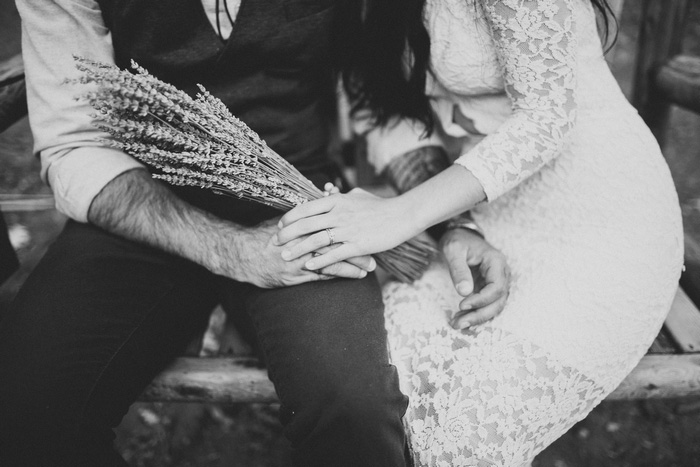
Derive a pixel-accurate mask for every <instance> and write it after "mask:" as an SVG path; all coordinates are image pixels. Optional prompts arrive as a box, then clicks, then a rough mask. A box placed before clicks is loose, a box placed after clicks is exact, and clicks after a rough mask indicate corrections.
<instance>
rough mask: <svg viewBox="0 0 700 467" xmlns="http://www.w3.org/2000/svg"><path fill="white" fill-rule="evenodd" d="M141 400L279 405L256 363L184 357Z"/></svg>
mask: <svg viewBox="0 0 700 467" xmlns="http://www.w3.org/2000/svg"><path fill="white" fill-rule="evenodd" d="M140 400H142V401H169V402H218V403H222V404H235V403H249V402H268V403H269V402H275V401H277V394H276V393H275V388H274V386H273V385H272V382H270V380H269V379H268V377H267V371H266V370H265V369H263V368H259V367H258V361H257V360H256V359H251V358H202V357H182V358H178V359H176V360H175V362H174V363H173V364H172V365H171V366H170V368H168V369H167V370H165V371H164V372H162V373H161V374H160V375H158V376H157V377H156V378H155V379H154V380H153V382H152V383H151V384H150V386H149V387H148V388H147V389H146V390H145V391H144V392H143V394H142V395H141V397H140Z"/></svg>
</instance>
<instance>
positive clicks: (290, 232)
mask: <svg viewBox="0 0 700 467" xmlns="http://www.w3.org/2000/svg"><path fill="white" fill-rule="evenodd" d="M331 222H332V220H331V219H329V218H328V216H324V215H318V216H312V217H305V218H303V219H300V220H298V221H296V222H294V223H292V224H287V225H286V226H285V227H283V228H281V229H280V230H279V232H277V234H276V239H275V244H277V245H284V244H285V243H287V242H290V241H292V240H294V239H295V238H300V237H303V236H304V235H310V234H313V233H314V232H318V233H319V234H323V235H324V236H325V237H323V240H324V245H328V244H329V243H330V240H331V238H330V235H332V234H333V233H334V232H331V234H329V233H328V232H327V231H326V227H328V225H329V224H330V223H331ZM334 241H337V240H336V239H334Z"/></svg>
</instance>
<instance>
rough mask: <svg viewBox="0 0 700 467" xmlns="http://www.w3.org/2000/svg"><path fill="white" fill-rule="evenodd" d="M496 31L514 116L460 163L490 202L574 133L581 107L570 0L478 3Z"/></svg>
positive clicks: (547, 158) (487, 0)
mask: <svg viewBox="0 0 700 467" xmlns="http://www.w3.org/2000/svg"><path fill="white" fill-rule="evenodd" d="M478 7H480V8H481V9H482V10H483V13H484V16H485V18H486V20H487V22H488V24H489V26H490V28H491V34H492V37H493V40H494V44H495V47H496V52H497V55H498V60H499V64H500V67H501V69H502V72H503V76H504V82H505V90H506V92H507V94H508V96H509V97H510V99H511V101H512V105H513V114H512V115H511V116H510V117H509V118H508V120H506V122H504V123H503V125H501V126H500V127H499V129H498V130H497V131H496V132H495V133H493V134H491V135H489V136H488V137H486V138H484V140H483V141H481V143H479V144H478V145H477V146H476V147H474V149H472V150H471V151H469V152H468V153H466V154H465V155H463V156H462V157H460V158H459V159H458V160H457V161H456V162H457V163H458V164H460V165H462V166H464V167H466V168H467V169H468V170H469V171H470V172H472V173H473V174H474V176H475V177H476V178H477V179H478V180H479V181H480V182H481V184H482V185H483V188H484V191H485V192H486V196H487V198H488V200H489V201H493V200H494V199H496V198H497V197H498V196H500V195H501V194H503V193H505V192H506V191H508V190H510V189H511V188H513V187H515V186H516V185H517V184H519V183H520V182H522V181H523V180H525V179H526V178H528V177H529V176H530V175H532V174H533V173H535V172H536V171H538V170H539V169H540V168H541V167H542V166H543V165H544V164H546V163H547V162H549V161H550V160H552V159H553V158H554V157H556V156H557V154H558V153H559V152H560V151H561V150H562V148H563V147H564V145H565V143H566V136H567V133H568V132H569V131H570V130H571V129H572V128H573V126H574V120H575V113H576V102H575V92H574V91H575V88H576V80H575V74H574V66H575V61H576V59H575V52H574V51H575V48H576V44H575V35H574V24H573V6H572V0H479V5H478Z"/></svg>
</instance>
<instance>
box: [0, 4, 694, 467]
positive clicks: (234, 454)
mask: <svg viewBox="0 0 700 467" xmlns="http://www.w3.org/2000/svg"><path fill="white" fill-rule="evenodd" d="M639 3H641V2H634V1H628V2H627V6H626V9H625V12H624V15H623V17H622V32H621V35H620V37H619V39H618V46H617V47H616V49H615V51H614V55H613V56H612V62H613V63H612V67H613V71H614V72H615V74H616V76H617V77H618V80H619V81H620V83H621V85H622V86H623V88H624V89H625V90H626V91H628V90H629V87H630V77H631V73H632V66H633V60H634V44H635V41H636V29H637V27H638V22H639ZM691 22H692V26H691V28H690V29H691V30H690V31H689V34H688V38H687V43H686V45H685V50H686V51H687V52H688V53H693V54H696V55H700V5H696V6H695V9H694V11H693V18H692V21H691ZM18 50H19V22H18V19H17V14H16V10H15V9H14V4H13V1H12V0H0V60H1V59H3V58H5V57H8V56H10V55H12V54H14V53H16V52H17V51H18ZM669 131H670V133H669V140H670V141H671V144H670V145H669V147H668V148H666V151H665V153H666V157H667V159H668V162H669V166H670V167H671V171H672V173H673V176H674V180H675V182H676V186H677V189H678V193H679V198H680V200H681V206H682V210H683V215H684V223H685V227H686V232H687V237H688V239H689V240H688V244H687V245H686V249H687V254H688V256H689V258H690V259H693V258H694V259H695V260H700V247H698V246H697V245H698V244H700V215H699V214H700V158H699V156H700V154H698V153H699V152H700V118H698V117H696V116H694V115H691V114H690V113H687V112H684V111H680V110H676V111H674V115H673V123H672V125H671V128H670V130H669ZM30 146H31V137H30V135H29V132H28V125H27V122H26V120H24V121H21V122H19V123H18V124H17V125H15V126H14V127H12V128H11V129H10V130H8V131H6V132H5V133H4V134H3V135H0V193H47V192H48V190H47V188H46V187H45V186H43V185H42V183H41V181H40V180H39V177H38V171H39V166H38V162H37V161H36V160H35V159H34V158H33V157H32V156H31V149H30ZM6 220H7V221H8V224H9V225H10V226H11V227H12V229H13V230H14V235H16V236H18V237H16V238H19V239H20V240H21V241H22V242H23V246H22V247H21V249H20V250H19V254H20V258H21V261H22V264H23V266H22V270H21V271H20V272H19V273H17V274H15V276H13V277H12V278H11V280H10V281H9V282H8V283H6V284H5V285H4V286H3V287H1V288H0V316H1V315H2V312H3V310H4V309H5V308H6V306H7V303H8V302H9V301H10V300H11V298H12V296H14V294H15V293H16V291H17V289H18V288H19V287H20V286H21V283H22V282H23V281H24V279H25V278H26V276H27V274H28V273H29V271H30V270H31V268H32V267H33V265H34V264H36V261H37V260H38V259H39V258H40V257H41V256H42V255H43V253H44V252H45V250H46V248H47V246H48V245H49V243H50V242H51V239H52V238H54V237H55V235H56V234H57V233H58V231H59V230H60V228H61V225H62V223H63V217H62V216H61V215H60V214H58V213H56V212H55V211H45V212H41V213H19V214H17V213H10V214H7V215H6ZM276 413H277V407H276V406H275V405H236V406H218V405H204V404H143V403H137V404H134V405H133V406H132V408H131V410H130V412H129V413H128V414H127V415H126V416H125V417H124V420H123V421H122V423H121V425H120V426H119V427H118V428H117V429H116V430H115V433H116V446H117V448H118V449H119V450H120V452H122V454H123V455H124V457H125V458H126V459H127V460H128V461H129V463H130V464H131V465H132V466H133V467H166V466H172V467H205V466H211V467H224V466H226V467H262V466H266V467H286V466H290V465H291V463H290V461H289V452H290V447H289V445H288V443H287V441H286V440H285V438H284V437H283V434H282V428H281V426H280V425H279V422H278V421H277V418H276ZM534 466H535V467H584V466H591V467H623V466H631V467H662V466H663V467H673V466H675V467H698V466H700V399H683V400H671V401H635V402H604V403H603V404H601V405H600V406H599V407H598V408H596V409H595V410H594V411H593V412H592V413H591V414H590V415H589V416H588V417H587V418H586V419H585V420H583V421H582V422H580V423H579V424H577V425H576V426H575V427H574V428H572V429H571V430H570V431H569V433H567V434H566V435H564V436H563V437H562V438H561V439H559V440H558V441H557V442H555V443H554V444H553V445H552V446H550V447H549V448H547V449H546V450H545V451H544V452H542V453H541V454H540V456H538V458H537V459H536V461H535V464H534ZM3 467H4V466H3ZM8 467H11V466H8Z"/></svg>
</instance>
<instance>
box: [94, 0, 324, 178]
mask: <svg viewBox="0 0 700 467" xmlns="http://www.w3.org/2000/svg"><path fill="white" fill-rule="evenodd" d="M98 3H99V4H100V7H101V9H102V14H103V17H104V20H105V24H106V25H107V27H108V28H109V29H110V31H111V33H112V42H113V46H114V51H115V60H116V63H117V65H119V66H121V67H128V66H129V63H130V60H131V59H133V60H135V61H136V62H138V63H139V64H140V65H142V66H143V67H145V68H146V69H148V70H149V71H150V72H151V73H152V74H154V75H155V76H157V77H159V78H160V79H163V80H164V81H168V82H170V83H172V84H174V85H175V86H177V87H179V88H181V89H184V90H186V91H187V92H190V93H192V94H194V93H195V92H196V85H197V84H198V83H199V84H202V85H204V86H205V87H206V88H207V90H209V91H210V92H211V93H212V94H214V95H215V96H217V97H218V98H220V99H221V100H222V101H223V102H224V103H225V104H226V105H227V106H228V107H229V109H230V110H231V112H232V113H233V114H234V115H236V116H237V117H238V118H240V119H241V120H243V121H244V122H246V123H247V124H248V125H249V126H250V127H251V128H252V129H253V130H255V131H256V132H258V134H260V136H261V137H262V138H263V139H264V140H265V141H266V142H267V143H268V145H269V146H270V147H272V148H273V149H274V150H276V151H277V152H278V153H279V154H280V155H282V156H283V157H285V158H287V159H288V160H289V161H290V162H292V163H294V164H295V165H297V166H299V167H300V168H302V169H314V168H315V167H316V166H319V165H322V164H324V163H325V160H326V148H327V144H328V115H329V113H328V107H327V105H326V104H328V102H329V101H328V100H329V99H330V98H332V92H333V89H334V87H333V82H332V73H331V69H330V65H329V64H330V56H329V55H330V46H329V42H330V41H329V37H330V28H331V23H332V16H333V11H334V8H333V0H243V2H242V4H241V7H240V10H239V12H238V16H237V17H236V20H235V23H234V25H233V30H232V32H231V35H230V37H229V38H228V40H227V41H225V42H223V41H221V39H220V38H219V37H218V35H217V34H216V32H215V31H214V29H213V28H212V26H211V24H210V23H209V21H208V19H207V17H206V13H205V12H204V9H203V7H202V4H201V0H155V1H154V0H98Z"/></svg>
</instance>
